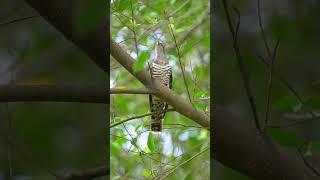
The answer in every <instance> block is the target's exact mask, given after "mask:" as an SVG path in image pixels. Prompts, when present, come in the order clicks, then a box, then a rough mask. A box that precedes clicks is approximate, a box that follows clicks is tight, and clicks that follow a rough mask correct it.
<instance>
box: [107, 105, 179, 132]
mask: <svg viewBox="0 0 320 180" xmlns="http://www.w3.org/2000/svg"><path fill="white" fill-rule="evenodd" d="M169 111H175V110H174V109H167V110H163V111H158V112H151V113H146V114H142V115H139V116H134V117H130V118H127V119H124V120H121V121H119V122H115V123H113V124H111V125H110V128H113V127H115V126H118V125H119V124H123V123H125V122H127V121H130V120H133V119H138V118H142V117H145V116H151V115H153V114H156V113H163V112H169Z"/></svg>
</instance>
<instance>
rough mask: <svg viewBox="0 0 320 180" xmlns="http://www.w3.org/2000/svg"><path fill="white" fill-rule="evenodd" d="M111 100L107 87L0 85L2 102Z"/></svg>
mask: <svg viewBox="0 0 320 180" xmlns="http://www.w3.org/2000/svg"><path fill="white" fill-rule="evenodd" d="M19 101H55V102H86V103H107V102H109V95H108V90H107V88H106V87H96V86H55V85H0V102H19Z"/></svg>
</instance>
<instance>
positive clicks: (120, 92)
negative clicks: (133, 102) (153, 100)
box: [110, 88, 156, 94]
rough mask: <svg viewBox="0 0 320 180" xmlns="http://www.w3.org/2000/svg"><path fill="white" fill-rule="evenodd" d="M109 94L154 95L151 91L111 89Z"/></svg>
mask: <svg viewBox="0 0 320 180" xmlns="http://www.w3.org/2000/svg"><path fill="white" fill-rule="evenodd" d="M110 94H156V91H155V90H153V89H117V88H111V89H110Z"/></svg>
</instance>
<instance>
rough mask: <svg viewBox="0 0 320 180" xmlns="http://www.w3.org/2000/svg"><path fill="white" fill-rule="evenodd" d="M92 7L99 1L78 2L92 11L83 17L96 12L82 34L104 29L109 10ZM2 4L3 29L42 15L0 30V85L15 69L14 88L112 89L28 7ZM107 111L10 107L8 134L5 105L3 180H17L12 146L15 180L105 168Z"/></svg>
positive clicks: (0, 124)
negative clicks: (69, 86)
mask: <svg viewBox="0 0 320 180" xmlns="http://www.w3.org/2000/svg"><path fill="white" fill-rule="evenodd" d="M20 2H21V1H20ZM90 2H93V1H88V0H81V1H77V3H79V4H78V5H79V6H81V7H84V6H87V7H86V8H80V9H79V11H78V12H77V13H78V14H83V16H84V14H87V12H96V14H93V15H92V16H90V17H86V18H85V20H83V19H82V21H81V22H77V25H76V27H75V28H77V29H79V31H81V32H82V33H83V32H84V31H87V30H88V31H89V30H90V29H88V26H91V27H92V26H95V25H96V24H98V23H97V19H99V17H102V19H103V20H104V14H102V15H99V13H100V12H102V13H103V12H105V7H103V10H101V7H99V8H98V7H97V6H96V5H95V4H91V5H90ZM0 4H1V12H2V16H1V20H0V23H3V22H10V21H12V20H14V19H23V18H25V17H26V16H27V17H28V16H30V15H37V17H34V18H29V19H24V20H17V21H14V22H12V23H9V24H5V25H1V26H0V29H1V32H0V39H1V41H0V56H1V60H0V84H7V83H10V78H8V77H10V76H9V74H10V68H9V67H14V68H15V70H16V71H14V74H15V76H14V83H17V84H27V85H40V84H41V85H43V84H50V85H53V84H57V85H58V86H59V85H62V84H79V85H84V86H86V85H87V84H90V85H101V84H102V85H103V84H105V83H106V81H107V78H106V75H105V73H104V72H103V71H102V70H100V69H99V68H98V67H97V66H96V65H95V64H94V63H92V61H91V60H90V59H89V58H88V57H87V56H86V55H85V54H84V53H83V52H81V51H80V50H79V49H77V48H76V47H75V45H74V44H72V43H70V42H68V40H67V39H66V38H65V37H64V36H63V35H62V34H61V33H59V32H57V30H56V29H54V28H53V26H52V25H50V24H49V23H48V22H46V21H45V19H43V18H41V17H40V15H38V13H37V12H35V11H34V10H33V9H32V8H30V7H29V6H28V5H27V3H17V1H1V2H0ZM84 11H86V12H84ZM97 12H99V13H97ZM79 16H80V15H79ZM83 16H81V18H83ZM97 16H99V17H97ZM75 17H76V16H75ZM88 22H93V23H92V24H88ZM100 23H101V22H100ZM82 27H83V28H84V29H81V28H82ZM91 27H90V28H91ZM80 29H81V30H80ZM106 108H107V106H106V105H103V104H86V103H63V102H61V103H55V102H19V103H17V102H9V113H11V120H12V129H11V131H10V130H7V126H8V125H7V124H8V117H7V116H8V111H7V110H6V108H5V103H1V106H0V128H1V129H0V179H11V178H10V177H9V163H8V144H9V143H14V145H13V146H12V172H13V176H14V177H13V178H12V179H34V180H43V179H55V177H54V176H53V175H52V174H51V173H50V172H54V173H56V174H60V173H70V172H79V171H82V170H83V169H89V168H94V167H98V166H101V165H104V164H105V163H106V160H105V159H104V157H105V153H106V148H105V144H104V142H105V131H104V126H105V124H106V119H107V115H106V112H107V110H106ZM4 129H5V131H4ZM7 131H8V132H11V133H12V134H11V135H12V136H13V142H8V141H7V137H6V135H7V133H8V132H7Z"/></svg>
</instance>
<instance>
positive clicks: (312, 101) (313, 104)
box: [306, 96, 320, 108]
mask: <svg viewBox="0 0 320 180" xmlns="http://www.w3.org/2000/svg"><path fill="white" fill-rule="evenodd" d="M306 105H307V106H308V107H310V108H320V96H312V97H310V98H309V99H308V100H307V102H306Z"/></svg>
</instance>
